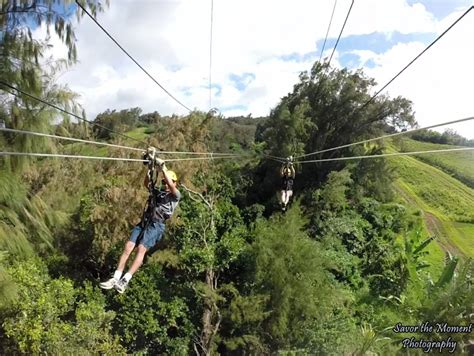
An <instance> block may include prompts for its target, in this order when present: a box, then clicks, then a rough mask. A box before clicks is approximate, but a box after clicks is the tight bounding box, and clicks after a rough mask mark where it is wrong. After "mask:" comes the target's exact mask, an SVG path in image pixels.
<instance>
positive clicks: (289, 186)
mask: <svg viewBox="0 0 474 356" xmlns="http://www.w3.org/2000/svg"><path fill="white" fill-rule="evenodd" d="M280 176H281V191H280V203H281V209H282V210H283V211H285V210H286V206H287V205H288V203H289V202H290V198H291V196H292V195H293V182H294V179H295V176H296V172H295V168H294V167H293V163H292V162H291V157H290V158H289V159H288V162H287V163H286V164H284V165H283V166H282V167H281V169H280Z"/></svg>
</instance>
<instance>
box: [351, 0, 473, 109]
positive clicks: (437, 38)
mask: <svg viewBox="0 0 474 356" xmlns="http://www.w3.org/2000/svg"><path fill="white" fill-rule="evenodd" d="M472 9H474V5H473V6H471V7H470V8H469V9H467V10H466V11H465V12H464V13H463V14H462V15H461V16H460V17H459V18H458V19H457V20H456V21H454V22H453V23H452V24H451V26H449V27H448V28H447V29H446V30H444V32H443V33H442V34H441V35H439V36H438V37H436V39H435V40H434V41H433V42H431V43H430V44H429V46H428V47H426V48H425V49H424V50H423V51H421V53H419V54H418V55H417V56H416V57H415V58H413V59H412V60H411V61H410V63H408V64H407V65H406V66H405V67H403V69H402V70H401V71H400V72H398V73H397V74H396V75H395V76H394V77H393V78H392V79H390V80H389V81H388V83H387V84H385V85H384V86H383V87H382V88H381V89H379V90H378V91H377V92H376V93H375V94H374V95H373V96H372V97H371V98H370V99H369V100H368V101H367V102H366V103H364V104H363V105H362V106H361V107H360V108H359V110H361V109H362V108H364V107H366V106H367V105H368V104H369V103H371V102H372V101H373V100H374V99H375V97H376V96H377V95H379V94H380V93H381V92H382V91H383V90H384V89H385V88H386V87H388V86H389V85H390V84H391V83H392V82H393V81H394V80H395V79H397V77H398V76H399V75H400V74H402V73H403V72H404V71H405V69H407V68H408V67H409V66H411V65H412V64H413V63H414V62H415V61H416V60H417V59H418V58H420V57H421V56H422V55H423V54H424V53H425V52H426V51H428V50H429V49H430V48H431V47H432V46H433V45H434V44H435V43H436V42H438V41H439V40H440V39H441V38H442V37H443V36H444V35H445V34H446V33H448V32H449V31H450V30H451V28H453V27H454V26H455V25H456V24H457V23H458V22H459V21H461V19H462V18H463V17H464V16H466V15H467V14H468V13H469V12H470V11H471V10H472Z"/></svg>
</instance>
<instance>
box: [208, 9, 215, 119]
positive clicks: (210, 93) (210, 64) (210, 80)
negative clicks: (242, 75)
mask: <svg viewBox="0 0 474 356" xmlns="http://www.w3.org/2000/svg"><path fill="white" fill-rule="evenodd" d="M213 22H214V0H211V33H210V38H209V110H211V109H212V27H213V26H212V25H213Z"/></svg>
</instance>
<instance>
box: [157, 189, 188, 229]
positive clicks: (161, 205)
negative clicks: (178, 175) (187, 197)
mask: <svg viewBox="0 0 474 356" xmlns="http://www.w3.org/2000/svg"><path fill="white" fill-rule="evenodd" d="M154 193H155V202H156V206H155V208H154V209H153V215H152V220H153V221H165V220H167V219H169V218H170V217H171V216H172V215H173V212H174V211H175V209H176V207H177V206H178V202H179V199H181V193H180V192H179V190H178V191H177V194H176V196H175V195H174V194H173V193H171V192H166V191H161V190H158V189H155V192H154Z"/></svg>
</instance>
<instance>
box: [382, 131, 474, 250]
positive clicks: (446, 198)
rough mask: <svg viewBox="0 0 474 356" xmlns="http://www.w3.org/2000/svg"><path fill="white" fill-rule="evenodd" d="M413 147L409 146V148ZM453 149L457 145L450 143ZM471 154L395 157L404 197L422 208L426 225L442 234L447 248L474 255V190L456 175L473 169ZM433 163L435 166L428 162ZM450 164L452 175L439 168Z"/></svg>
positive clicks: (406, 143) (440, 237)
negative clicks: (421, 157)
mask: <svg viewBox="0 0 474 356" xmlns="http://www.w3.org/2000/svg"><path fill="white" fill-rule="evenodd" d="M444 146H446V145H437V144H431V143H422V142H416V141H413V140H404V142H403V148H405V150H407V151H408V150H409V151H412V150H427V149H440V148H445V147H444ZM408 147H409V148H410V149H407V148H408ZM448 147H450V148H452V147H453V146H448ZM470 156H471V154H470V153H468V154H466V153H452V154H440V155H429V156H424V158H423V159H424V160H425V161H426V162H423V161H421V160H420V158H419V157H416V158H415V157H399V158H397V159H396V160H391V165H392V166H393V167H394V168H395V169H396V172H397V174H398V179H397V180H396V183H395V184H396V189H397V191H398V193H399V194H400V197H401V198H402V199H403V200H404V201H406V202H407V203H408V204H410V205H411V206H413V207H416V208H418V209H421V210H422V211H423V214H424V220H425V225H426V228H427V229H428V231H429V232H430V233H431V234H434V235H436V236H437V237H438V242H439V245H440V246H441V247H442V248H443V250H445V251H449V252H451V253H452V254H456V255H463V256H470V257H472V256H474V238H473V236H474V205H473V204H472V202H473V201H474V189H472V188H470V187H468V186H466V185H465V184H463V183H462V182H460V181H459V180H458V179H456V178H454V177H455V176H456V174H460V172H461V171H462V172H467V173H468V174H469V172H472V174H473V177H474V160H473V159H472V157H470ZM428 162H429V163H431V162H435V163H433V165H430V164H428ZM435 164H436V166H441V165H444V167H449V169H450V170H452V172H453V173H452V174H451V175H450V174H447V173H445V172H443V171H442V170H441V169H439V168H438V167H436V166H434V165H435Z"/></svg>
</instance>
